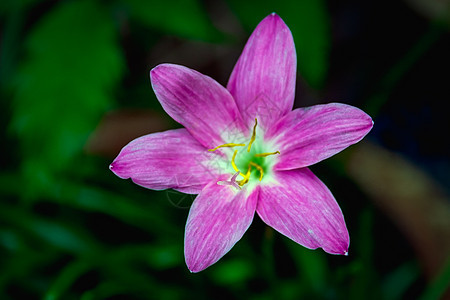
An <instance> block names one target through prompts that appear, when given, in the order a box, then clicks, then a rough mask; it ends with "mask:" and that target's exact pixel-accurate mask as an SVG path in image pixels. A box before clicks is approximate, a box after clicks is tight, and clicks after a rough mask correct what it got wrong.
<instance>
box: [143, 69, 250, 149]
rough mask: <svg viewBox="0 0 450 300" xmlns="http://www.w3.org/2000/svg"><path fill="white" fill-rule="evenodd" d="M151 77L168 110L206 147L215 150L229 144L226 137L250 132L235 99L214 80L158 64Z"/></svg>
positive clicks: (199, 74) (164, 106) (197, 73)
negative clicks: (246, 131) (243, 123)
mask: <svg viewBox="0 0 450 300" xmlns="http://www.w3.org/2000/svg"><path fill="white" fill-rule="evenodd" d="M150 78H151V82H152V86H153V90H154V91H155V94H156V97H157V98H158V100H159V102H160V103H161V105H162V107H163V108H164V110H165V111H166V112H167V113H168V114H169V115H170V116H171V117H172V118H173V119H174V120H175V121H177V122H178V123H180V124H182V125H183V126H184V127H186V129H187V130H188V131H189V132H190V133H191V134H192V136H193V137H194V138H196V139H197V140H198V141H199V142H200V143H201V144H202V145H203V146H205V147H207V148H214V147H216V146H218V145H220V144H224V143H226V142H229V141H224V138H227V136H222V135H227V134H235V132H236V130H237V131H239V132H244V130H248V129H245V128H244V127H243V125H242V118H241V115H240V113H239V110H238V108H237V106H236V103H235V101H234V99H233V97H232V96H231V94H230V93H229V92H228V91H227V90H226V89H225V88H224V87H223V86H221V85H220V84H219V83H217V82H216V81H215V80H214V79H212V78H210V77H208V76H206V75H203V74H201V73H199V72H197V71H195V70H192V69H189V68H186V67H183V66H179V65H173V64H162V65H158V66H157V67H155V68H154V69H153V70H151V71H150Z"/></svg>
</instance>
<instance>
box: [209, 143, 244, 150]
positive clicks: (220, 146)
mask: <svg viewBox="0 0 450 300" xmlns="http://www.w3.org/2000/svg"><path fill="white" fill-rule="evenodd" d="M236 146H245V144H235V143H227V144H223V145H219V146H217V147H216V148H213V149H208V151H216V150H217V149H219V148H224V147H236Z"/></svg>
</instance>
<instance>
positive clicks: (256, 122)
mask: <svg viewBox="0 0 450 300" xmlns="http://www.w3.org/2000/svg"><path fill="white" fill-rule="evenodd" d="M257 125H258V119H256V118H255V126H253V133H252V137H251V139H250V143H249V144H248V148H247V152H250V149H251V148H252V144H253V142H254V141H255V139H256V126H257Z"/></svg>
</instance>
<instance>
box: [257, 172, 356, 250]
mask: <svg viewBox="0 0 450 300" xmlns="http://www.w3.org/2000/svg"><path fill="white" fill-rule="evenodd" d="M274 176H275V177H274V178H275V179H276V181H278V182H274V183H271V184H270V185H266V186H261V189H260V192H259V201H258V206H257V208H256V211H257V212H258V215H259V216H260V217H261V219H262V220H263V221H264V222H265V223H266V224H267V225H269V226H271V227H273V228H274V229H275V230H277V231H279V232H280V233H282V234H284V235H285V236H287V237H288V238H290V239H292V240H294V241H295V242H297V243H299V244H300V245H303V246H305V247H307V248H310V249H316V248H318V247H321V248H323V250H324V251H326V252H328V253H331V254H344V255H346V254H347V251H348V246H349V243H350V239H349V236H348V231H347V228H346V226H345V221H344V217H343V215H342V212H341V209H340V208H339V205H338V204H337V203H336V200H335V199H334V197H333V195H332V194H331V192H330V191H329V190H328V188H327V187H326V186H325V185H324V184H323V183H322V182H321V181H320V180H319V179H318V178H317V177H316V176H315V175H314V174H313V173H312V172H311V171H310V170H309V169H308V168H303V169H298V170H291V171H278V172H275V174H274Z"/></svg>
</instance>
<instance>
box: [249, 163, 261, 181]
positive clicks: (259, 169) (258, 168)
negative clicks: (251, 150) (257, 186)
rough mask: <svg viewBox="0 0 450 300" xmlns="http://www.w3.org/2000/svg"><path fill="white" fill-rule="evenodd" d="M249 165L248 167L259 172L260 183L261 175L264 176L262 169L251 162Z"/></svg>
mask: <svg viewBox="0 0 450 300" xmlns="http://www.w3.org/2000/svg"><path fill="white" fill-rule="evenodd" d="M249 165H250V166H254V167H255V168H256V169H257V170H258V171H259V181H261V180H262V178H263V175H264V171H263V168H262V167H261V166H260V165H258V164H255V163H254V162H252V161H251V162H250V163H249Z"/></svg>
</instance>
